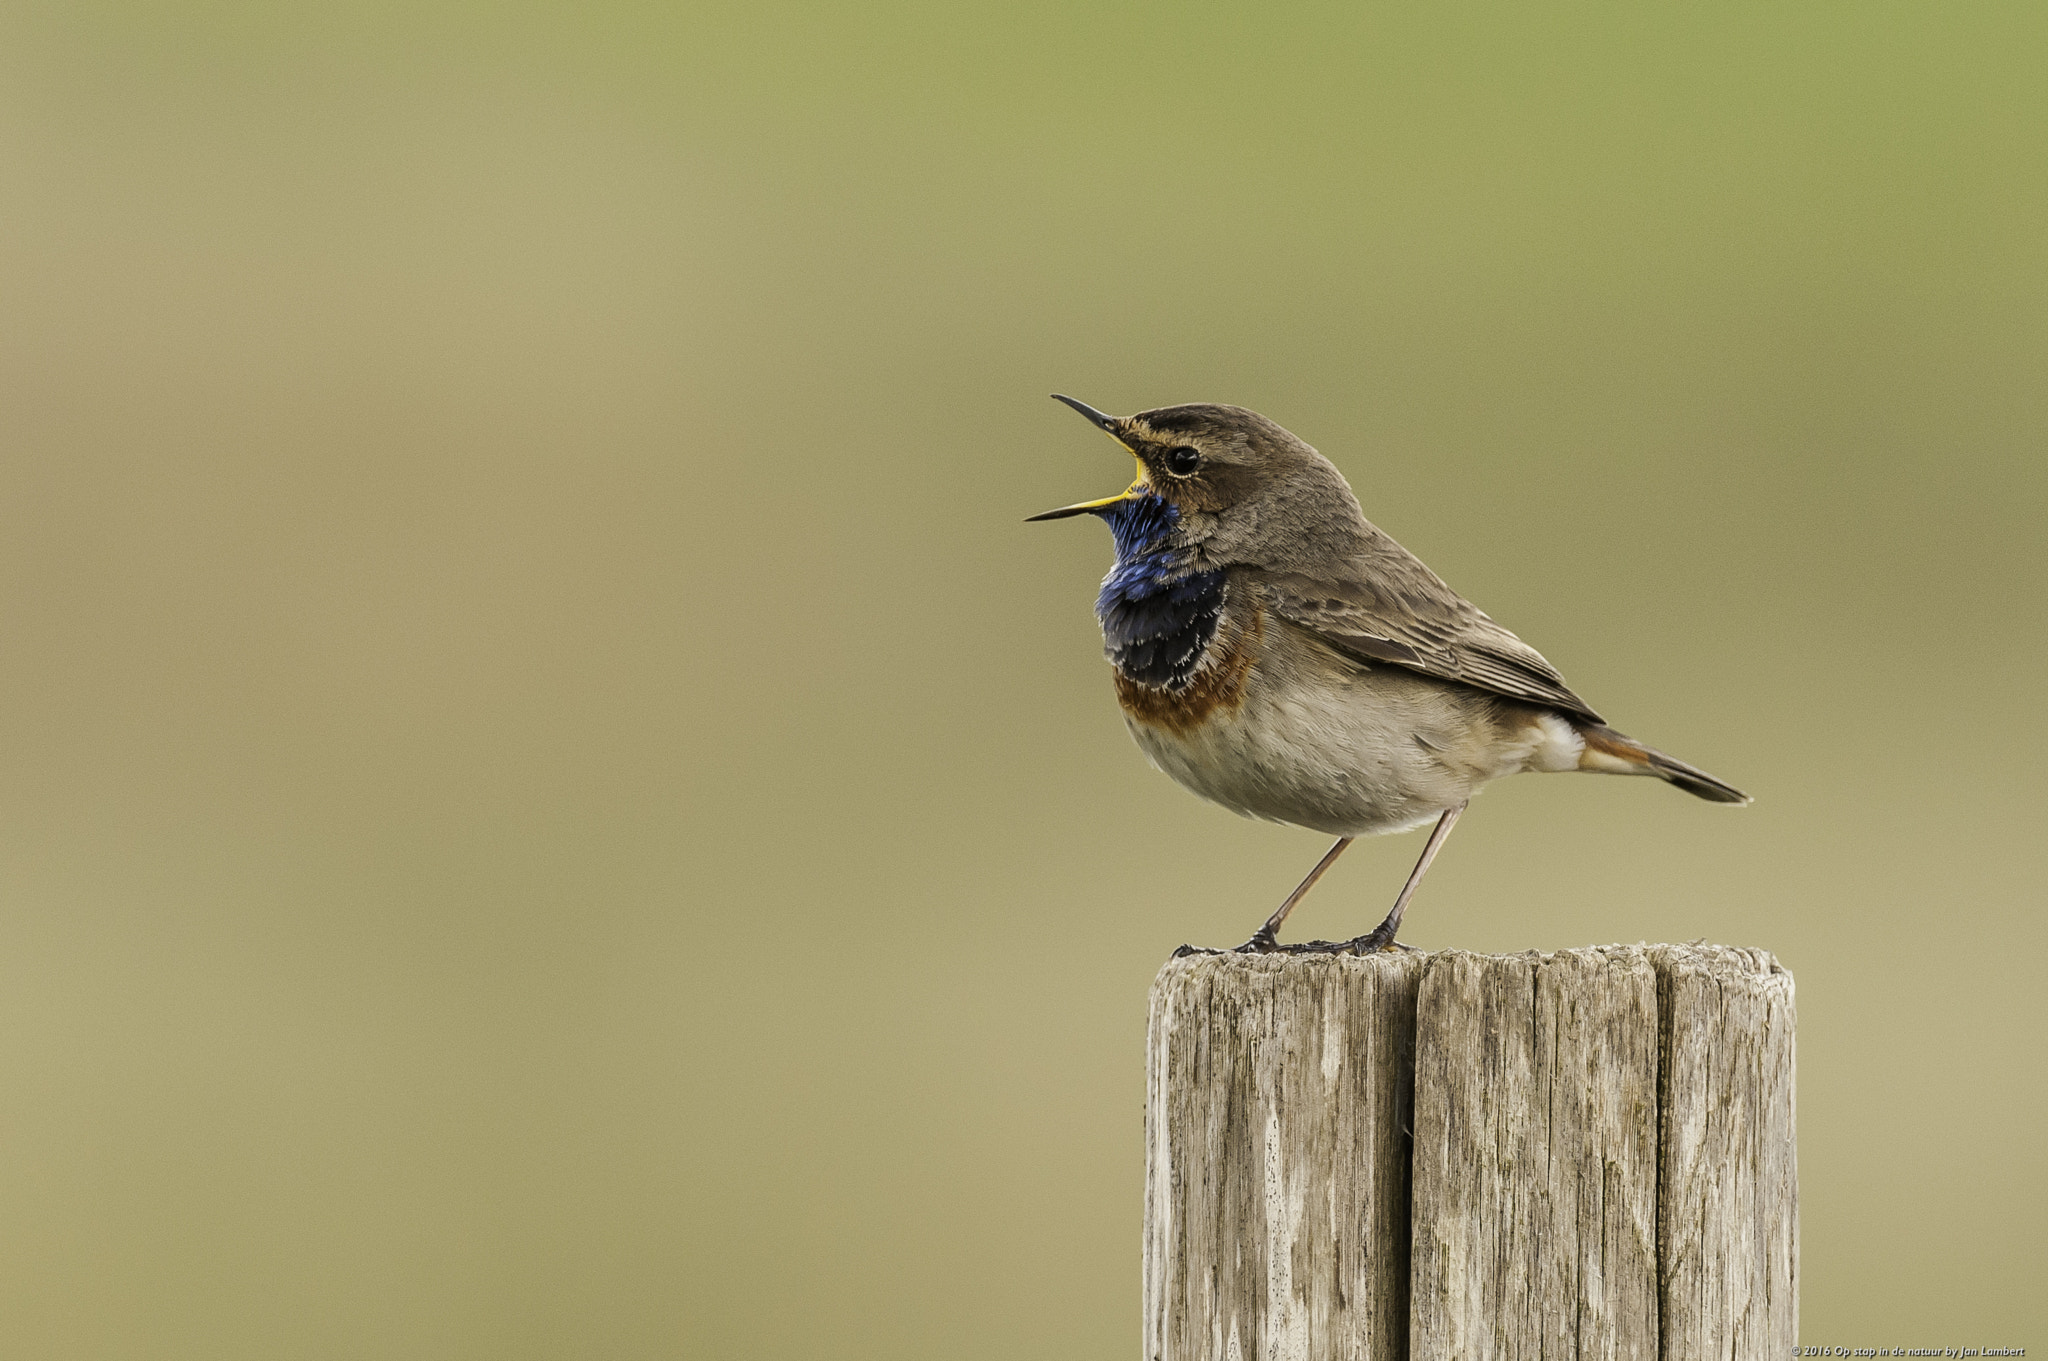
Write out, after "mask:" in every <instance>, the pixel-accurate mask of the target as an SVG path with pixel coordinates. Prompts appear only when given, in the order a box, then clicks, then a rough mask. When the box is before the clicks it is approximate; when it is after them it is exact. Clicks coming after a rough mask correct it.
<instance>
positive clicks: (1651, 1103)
mask: <svg viewBox="0 0 2048 1361" xmlns="http://www.w3.org/2000/svg"><path fill="white" fill-rule="evenodd" d="M1415 1062H1416V1076H1415V1160H1414V1192H1413V1197H1414V1207H1415V1209H1414V1225H1413V1227H1414V1247H1413V1260H1414V1268H1413V1270H1414V1276H1413V1282H1414V1286H1413V1304H1412V1309H1413V1313H1412V1315H1411V1318H1410V1325H1409V1336H1410V1338H1411V1349H1412V1352H1413V1354H1414V1355H1415V1356H1418V1357H1423V1356H1444V1357H1466V1358H1472V1359H1473V1361H1485V1359H1486V1358H1491V1357H1521V1356H1529V1357H1536V1356H1541V1357H1567V1358H1594V1357H1598V1358H1639V1357H1649V1356H1653V1355H1655V1354H1656V1350H1657V1268H1656V1250H1657V979H1656V975H1655V974H1654V973H1653V972H1652V970H1651V968H1650V961H1649V959H1648V957H1647V955H1646V953H1645V952H1644V951H1643V950H1641V949H1638V948H1631V947H1616V948H1612V949H1605V950H1572V951H1567V952H1565V953H1562V954H1555V955H1521V956H1512V957H1508V958H1499V957H1488V956H1484V955H1472V954H1466V953H1464V952H1463V951H1448V952H1445V953H1443V954H1438V955H1432V956H1430V958H1429V960H1428V964H1427V967H1426V969H1425V971H1424V973H1423V977H1422V986H1421V991H1420V998H1419V1015H1418V1017H1417V1020H1416V1053H1415Z"/></svg>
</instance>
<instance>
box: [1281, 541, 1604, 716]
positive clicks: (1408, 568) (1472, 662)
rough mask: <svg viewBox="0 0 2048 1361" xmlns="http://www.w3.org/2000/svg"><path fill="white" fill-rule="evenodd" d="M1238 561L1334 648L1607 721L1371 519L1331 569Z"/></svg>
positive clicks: (1289, 616)
mask: <svg viewBox="0 0 2048 1361" xmlns="http://www.w3.org/2000/svg"><path fill="white" fill-rule="evenodd" d="M1240 570H1242V571H1246V573H1247V574H1248V575H1249V576H1250V577H1251V578H1252V580H1253V582H1254V583H1255V584H1256V585H1257V586H1258V587H1259V588H1260V594H1261V595H1262V596H1263V597H1264V598H1265V601H1266V604H1267V607H1268V608H1269V609H1271V610H1272V611H1273V612H1274V613H1276V614H1278V615H1279V616H1280V617H1281V618H1283V619H1285V620H1287V621H1288V622H1290V623H1292V624H1294V625H1296V626H1297V627H1300V628H1303V629H1307V630H1308V631H1309V632H1311V633H1314V634H1316V635H1317V636H1319V637H1320V638H1321V639H1322V640H1323V641H1324V642H1326V643H1328V644H1329V645H1330V646H1331V647H1333V648H1336V649H1337V650H1338V651H1340V652H1344V653H1347V654H1349V655H1351V656H1353V657H1357V658H1359V659H1361V660H1364V661H1373V662H1391V663H1393V664H1394V665H1396V666H1405V667H1407V668H1408V669H1410V670H1412V671H1419V672H1421V673H1422V674H1423V675H1425V676H1434V677H1436V678H1437V679H1438V680H1448V681H1458V682H1460V683H1462V684H1465V685H1471V686H1476V687H1478V688H1479V689H1481V690H1488V691H1491V692H1493V693H1494V694H1497V695H1505V696H1507V697H1508V698H1509V699H1518V700H1521V701H1523V702H1524V703H1528V704H1540V705H1544V706H1546V707H1548V708H1553V709H1561V710H1563V711H1564V712H1566V713H1569V714H1573V715H1576V716H1577V717H1580V718H1583V719H1586V720H1588V721H1590V722H1594V723H1599V722H1603V721H1604V720H1602V719H1601V717H1600V715H1599V714H1597V713H1595V712H1593V709H1592V707H1591V706H1590V705H1588V704H1587V703H1586V701H1584V700H1582V699H1580V698H1579V697H1578V696H1577V695H1575V694H1573V693H1572V691H1571V688H1570V687H1569V686H1567V685H1566V684H1565V683H1564V677H1563V676H1561V675H1559V674H1558V672H1557V668H1556V667H1554V666H1552V665H1551V664H1550V663H1549V662H1547V661H1545V660H1544V658H1543V654H1542V653H1540V652H1538V651H1537V650H1536V649H1535V648H1533V647H1530V646H1529V645H1528V644H1527V643H1525V642H1523V641H1522V640H1521V639H1520V638H1517V637H1516V636H1515V635H1514V634H1512V633H1510V632H1508V631H1507V630H1506V629H1504V628H1502V627H1501V626H1500V625H1499V624H1496V623H1494V622H1493V620H1491V619H1489V618H1488V617H1487V616H1486V614H1485V613H1484V612H1483V611H1482V610H1480V609H1479V607H1478V606H1476V605H1474V604H1472V603H1471V602H1470V601H1468V600H1466V599H1465V598H1464V597H1463V596H1460V595H1459V594H1458V593H1457V592H1456V591H1453V590H1452V589H1451V588H1450V587H1449V586H1446V585H1445V584H1444V583H1443V581H1442V579H1440V578H1439V577H1438V576H1437V575H1436V573H1434V572H1432V571H1430V570H1429V568H1427V567H1425V566H1423V564H1422V562H1421V560H1420V559H1418V558H1417V557H1415V555H1414V554H1412V553H1410V552H1409V551H1408V550H1407V549H1405V548H1403V547H1401V545H1399V544H1398V543H1395V542H1394V541H1393V539H1391V538H1389V537H1388V536H1387V535H1386V534H1384V533H1382V532H1381V531H1379V530H1378V529H1377V528H1374V529H1372V530H1371V533H1370V534H1369V535H1368V536H1367V537H1366V538H1365V540H1364V541H1363V542H1362V543H1361V544H1360V545H1359V550H1358V551H1357V552H1356V553H1355V554H1354V555H1353V556H1351V557H1350V558H1349V559H1348V560H1347V561H1345V562H1343V563H1342V564H1341V565H1339V567H1338V568H1337V570H1336V571H1333V572H1327V573H1326V572H1321V571H1318V572H1316V573H1314V574H1310V573H1307V572H1303V571H1299V570H1295V571H1278V572H1274V571H1262V570H1259V569H1240Z"/></svg>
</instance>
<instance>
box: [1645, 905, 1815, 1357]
mask: <svg viewBox="0 0 2048 1361" xmlns="http://www.w3.org/2000/svg"><path fill="white" fill-rule="evenodd" d="M1650 956H1651V959H1652V960H1653V961H1654V963H1655V964H1656V968H1657V981H1658V992H1659V995H1660V1004H1659V1010H1660V1011H1661V1013H1662V1017H1663V1054H1662V1063H1661V1070H1662V1072H1661V1081H1660V1083H1659V1105H1660V1107H1661V1111H1662V1127H1661V1130H1660V1151H1659V1178H1660V1187H1659V1195H1658V1209H1657V1236H1658V1240H1659V1269H1660V1275H1661V1278H1662V1279H1661V1282H1660V1293H1661V1296H1662V1313H1663V1350H1662V1353H1661V1355H1662V1356H1663V1357H1664V1359H1665V1361H1692V1358H1695V1357H1697V1358H1709V1357H1737V1358H1746V1357H1753V1356H1754V1357H1765V1356H1788V1355H1790V1354H1791V1351H1792V1346H1793V1344H1794V1343H1795V1342H1797V1341H1798V1338H1799V1159H1798V1149H1797V1144H1796V1142H1795V1140H1794V1137H1793V1134H1794V1129H1793V1125H1794V1122H1793V1078H1794V1067H1793V1044H1792V1041H1793V1027H1794V1021H1795V1014H1794V1011H1793V1005H1792V975H1791V974H1789V973H1787V972H1785V970H1783V969H1782V968H1780V967H1779V966H1778V962H1777V961H1776V960H1775V959H1773V958H1771V956H1770V955H1768V954H1766V953H1765V952H1764V951H1762V950H1739V949H1733V948H1730V947H1727V946H1696V945H1657V946H1652V947H1651V948H1650Z"/></svg>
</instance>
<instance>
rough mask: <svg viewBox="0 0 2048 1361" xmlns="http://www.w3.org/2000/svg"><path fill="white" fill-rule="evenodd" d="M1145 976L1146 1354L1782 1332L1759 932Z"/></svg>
mask: <svg viewBox="0 0 2048 1361" xmlns="http://www.w3.org/2000/svg"><path fill="white" fill-rule="evenodd" d="M1151 1000H1152V1012H1151V1029H1150V1036H1149V1052H1148V1073H1147V1100H1146V1142H1147V1149H1146V1193H1145V1327H1144V1344H1145V1356H1146V1358H1147V1361H1191V1359H1192V1358H1202V1361H1212V1359H1213V1361H1252V1359H1253V1358H1258V1359H1259V1361H1264V1359H1265V1358H1275V1359H1278V1358H1287V1359H1288V1361H1297V1359H1299V1361H1308V1359H1309V1358H1316V1359H1318V1361H1320V1359H1321V1358H1346V1361H1353V1359H1356V1361H1365V1359H1366V1358H1372V1359H1373V1361H1379V1359H1381V1358H1396V1357H1403V1356H1410V1355H1412V1356H1414V1357H1416V1358H1418V1361H1420V1359H1421V1358H1433V1357H1454V1358H1468V1357H1471V1358H1521V1357H1531V1358H1533V1357H1543V1358H1549V1359H1550V1361H1556V1359H1558V1358H1580V1357H1585V1358H1592V1357H1602V1358H1628V1357H1646V1358H1647V1357H1653V1356H1661V1357H1663V1358H1666V1359H1667V1361H1690V1358H1695V1357H1698V1358H1708V1357H1713V1358H1725V1359H1729V1361H1747V1358H1758V1359H1759V1361H1761V1358H1765V1357H1771V1358H1777V1357H1782V1356H1783V1355H1785V1354H1786V1353H1787V1352H1788V1351H1789V1350H1790V1348H1791V1346H1792V1344H1793V1341H1794V1339H1795V1338H1796V1336H1797V1307H1798V1301H1797V1270H1798V1207H1797V1194H1798V1192H1797V1165H1796V1159H1795V1153H1794V1145H1793V1090H1792V1084H1793V1063H1792V1059H1793V1053H1792V1044H1793V1011H1792V980H1791V976H1790V975H1789V974H1787V973H1785V972H1784V971H1783V970H1782V969H1780V968H1779V967H1778V965H1777V963H1776V961H1774V960H1773V959H1771V957H1770V956H1769V955H1768V954H1765V953H1763V952H1762V951H1754V950H1735V949H1729V948H1726V947H1720V946H1670V945H1659V946H1609V947H1602V948H1598V949H1588V950H1573V951H1566V952H1563V953H1561V954H1554V955H1537V954H1533V953H1532V954H1527V955H1515V956H1486V955H1472V954H1466V953H1463V952H1457V951H1451V952H1445V953H1443V954H1437V955H1414V954H1398V955H1378V956H1373V957H1370V958H1364V959H1360V958H1352V957H1331V956H1326V955H1325V956H1315V955H1309V956H1299V955H1265V956H1258V955H1249V956H1248V955H1199V956H1192V957H1189V958H1185V959H1177V960H1174V961H1172V962H1171V963H1169V964H1168V965H1167V966H1166V967H1165V968H1164V969H1162V970H1161V971H1160V974H1159V977H1158V980H1157V981H1156V982H1155V983H1154V985H1153V989H1152V999H1151ZM1411 1124H1412V1129H1413V1136H1412V1139H1411V1136H1410V1132H1409V1131H1410V1129H1411Z"/></svg>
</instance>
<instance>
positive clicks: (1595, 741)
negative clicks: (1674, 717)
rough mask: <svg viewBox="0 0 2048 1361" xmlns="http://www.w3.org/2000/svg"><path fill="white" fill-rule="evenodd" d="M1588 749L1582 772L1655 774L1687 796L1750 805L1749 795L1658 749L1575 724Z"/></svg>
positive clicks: (1593, 725)
mask: <svg viewBox="0 0 2048 1361" xmlns="http://www.w3.org/2000/svg"><path fill="white" fill-rule="evenodd" d="M1573 726H1574V727H1576V728H1577V729H1578V733H1579V736H1580V737H1583V738H1584V739H1585V740H1586V749H1585V750H1584V751H1582V752H1580V753H1579V769H1580V770H1597V771H1600V772H1601V773H1603V774H1607V775H1655V776H1656V777H1657V778H1658V779H1660V780H1669V781H1670V782H1671V783H1672V784H1675V785H1677V786H1678V787H1679V788H1680V789H1683V790H1684V791H1685V792H1686V793H1688V794H1694V795H1697V796H1699V797H1700V798H1703V799H1706V800H1708V801H1709V802H1712V803H1748V802H1749V801H1750V800H1749V795H1747V794H1745V793H1743V792H1742V791H1741V790H1739V789H1737V788H1736V787H1735V786H1734V785H1732V784H1728V783H1726V782H1725V781H1722V780H1717V779H1715V778H1714V777H1713V776H1711V775H1709V774H1707V772H1706V771H1704V770H1701V769H1700V768H1699V767H1698V766H1689V765H1687V764H1686V763H1685V762H1683V761H1681V760H1679V759H1678V758H1677V757H1675V756H1666V755H1665V754H1664V753H1663V752H1661V751H1658V750H1657V749H1656V748H1655V747H1646V746H1644V745H1643V744H1642V743H1640V742H1638V741H1636V740H1635V738H1633V737H1627V736H1624V735H1623V734H1621V733H1618V732H1616V731H1615V730H1614V729H1612V728H1608V727H1603V726H1601V725H1600V724H1598V723H1578V724H1574V725H1573Z"/></svg>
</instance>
